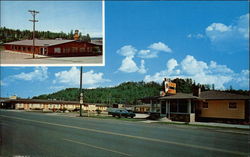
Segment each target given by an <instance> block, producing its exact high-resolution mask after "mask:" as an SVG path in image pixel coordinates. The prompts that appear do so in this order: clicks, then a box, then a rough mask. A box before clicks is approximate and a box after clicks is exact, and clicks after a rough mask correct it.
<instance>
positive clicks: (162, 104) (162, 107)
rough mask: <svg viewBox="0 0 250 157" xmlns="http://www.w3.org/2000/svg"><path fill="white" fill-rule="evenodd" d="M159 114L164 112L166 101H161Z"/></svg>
mask: <svg viewBox="0 0 250 157" xmlns="http://www.w3.org/2000/svg"><path fill="white" fill-rule="evenodd" d="M161 114H166V101H162V102H161Z"/></svg>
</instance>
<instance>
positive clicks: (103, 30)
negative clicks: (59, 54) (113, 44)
mask: <svg viewBox="0 0 250 157" xmlns="http://www.w3.org/2000/svg"><path fill="white" fill-rule="evenodd" d="M104 2H105V1H102V33H103V34H102V35H103V36H102V40H103V41H102V44H103V45H102V50H103V54H102V63H95V64H91V63H88V64H84V63H83V64H81V63H78V64H0V65H1V66H2V67H5V66H24V67H25V66H27V67H34V66H55V67H60V66H61V67H68V66H86V67H88V66H105V3H104Z"/></svg>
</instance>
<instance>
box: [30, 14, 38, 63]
mask: <svg viewBox="0 0 250 157" xmlns="http://www.w3.org/2000/svg"><path fill="white" fill-rule="evenodd" d="M29 12H30V13H31V14H32V16H33V20H29V21H31V22H33V58H35V23H36V22H38V20H36V14H38V13H39V11H36V10H29Z"/></svg>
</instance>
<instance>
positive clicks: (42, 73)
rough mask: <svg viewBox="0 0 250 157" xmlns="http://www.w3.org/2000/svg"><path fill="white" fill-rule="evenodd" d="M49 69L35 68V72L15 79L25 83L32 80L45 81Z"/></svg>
mask: <svg viewBox="0 0 250 157" xmlns="http://www.w3.org/2000/svg"><path fill="white" fill-rule="evenodd" d="M47 70H48V68H47V67H35V69H34V71H32V72H29V73H24V72H22V73H20V74H17V75H14V76H13V78H14V79H21V80H25V81H31V80H39V81H43V80H46V79H47V78H48V71H47Z"/></svg>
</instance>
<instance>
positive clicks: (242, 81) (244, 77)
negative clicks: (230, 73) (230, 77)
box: [234, 70, 250, 90]
mask: <svg viewBox="0 0 250 157" xmlns="http://www.w3.org/2000/svg"><path fill="white" fill-rule="evenodd" d="M249 72H250V71H249V70H242V71H241V73H240V74H236V75H235V77H234V80H235V81H236V83H237V85H238V86H239V87H241V88H244V87H247V90H249Z"/></svg>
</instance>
